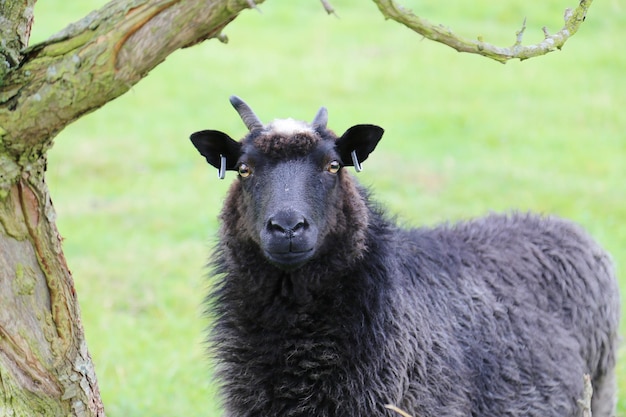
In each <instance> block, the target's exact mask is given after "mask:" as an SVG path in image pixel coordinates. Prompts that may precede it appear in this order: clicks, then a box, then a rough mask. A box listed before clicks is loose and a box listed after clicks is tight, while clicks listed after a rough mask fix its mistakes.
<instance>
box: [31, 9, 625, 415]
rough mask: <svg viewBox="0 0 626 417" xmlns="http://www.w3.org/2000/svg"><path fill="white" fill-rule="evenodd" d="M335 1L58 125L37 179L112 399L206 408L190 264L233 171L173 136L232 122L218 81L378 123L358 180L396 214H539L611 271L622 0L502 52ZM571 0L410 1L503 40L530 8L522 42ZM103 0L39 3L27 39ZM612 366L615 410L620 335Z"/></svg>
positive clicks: (618, 193) (131, 407)
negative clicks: (431, 36) (451, 43)
mask: <svg viewBox="0 0 626 417" xmlns="http://www.w3.org/2000/svg"><path fill="white" fill-rule="evenodd" d="M331 2H332V4H333V6H334V7H335V8H336V10H337V12H338V14H339V16H340V18H339V19H337V18H335V17H329V16H327V15H326V14H325V12H324V11H323V9H322V7H321V5H320V4H319V2H318V1H316V0H309V1H298V2H284V1H283V2H280V1H272V0H268V1H267V3H266V4H263V5H262V6H261V9H262V11H263V12H262V13H257V12H255V11H246V12H245V13H243V14H242V15H241V16H240V17H239V18H238V19H237V20H235V21H234V22H233V23H232V24H231V25H230V26H228V27H227V28H226V31H225V33H226V34H227V35H228V36H229V38H230V42H229V44H228V45H224V44H221V43H219V42H217V41H210V42H205V43H204V44H201V45H198V46H195V47H193V48H190V49H186V50H183V51H179V52H177V53H175V54H174V55H173V56H171V57H170V58H168V60H167V61H166V62H165V63H163V64H162V65H161V66H159V67H158V68H157V69H156V70H154V71H153V72H152V73H151V74H150V75H149V76H148V77H147V78H146V79H145V80H144V81H142V82H141V83H140V84H139V85H137V86H136V87H134V88H133V89H132V90H131V91H130V92H129V93H128V94H126V95H125V96H123V97H121V98H120V99H118V100H116V101H114V102H112V103H110V104H108V105H107V106H105V107H104V108H102V109H100V110H98V111H97V112H95V113H93V114H91V115H88V116H86V117H83V118H82V119H81V120H80V121H78V122H77V123H75V124H73V125H72V126H70V127H69V128H67V129H66V130H65V131H63V132H62V133H61V134H60V135H59V136H58V138H57V139H56V143H55V147H54V148H53V149H52V151H51V152H50V161H49V169H48V174H49V175H48V183H49V185H50V188H51V192H52V197H53V201H54V204H55V207H56V209H57V212H58V226H59V228H60V231H61V233H62V235H63V236H64V238H65V241H64V247H65V253H66V256H67V258H68V262H69V265H70V267H71V269H72V271H73V274H74V278H75V280H76V286H77V291H78V295H79V300H80V303H81V309H82V313H83V320H84V326H85V330H86V333H87V339H88V343H89V348H90V351H91V354H92V356H93V357H94V360H95V363H96V370H97V373H98V377H99V383H100V388H101V391H102V396H103V398H104V402H105V406H106V409H107V414H108V416H110V417H139V416H146V415H149V416H152V417H158V416H164V417H165V416H167V417H171V416H209V417H213V416H218V415H219V414H220V411H219V404H218V401H217V398H216V396H215V393H214V388H213V386H212V385H211V382H210V374H211V370H210V364H209V363H208V362H207V361H206V360H205V359H204V350H205V346H204V343H203V339H204V336H205V328H206V327H207V321H206V319H205V318H204V317H203V312H202V309H203V308H202V300H203V296H204V294H205V292H206V270H205V268H204V265H205V263H206V261H207V258H208V255H209V252H210V248H211V247H212V244H213V242H214V236H215V233H216V228H217V221H216V216H217V212H218V210H219V207H220V205H221V201H222V199H223V196H224V193H225V190H226V187H227V186H228V183H229V182H230V181H231V180H232V179H233V178H234V176H233V175H232V174H231V175H229V176H228V177H227V180H226V181H218V180H217V179H216V173H215V172H214V170H213V169H212V168H209V167H208V165H206V164H205V162H203V160H202V159H201V157H200V156H199V155H198V154H197V152H196V150H195V149H194V148H193V147H192V145H191V143H190V142H189V140H188V136H189V134H190V133H192V132H193V131H195V130H200V129H205V128H212V129H220V130H224V131H226V132H229V133H230V134H231V135H233V136H235V137H239V136H241V135H243V134H244V131H245V128H244V127H243V125H242V123H241V121H240V120H239V118H238V117H237V115H236V113H235V112H234V111H233V110H232V108H231V107H230V105H229V103H228V96H229V95H231V94H237V95H240V96H241V97H243V98H244V99H245V100H247V101H248V102H249V103H250V104H251V105H252V106H253V108H254V109H255V110H256V111H257V114H259V116H260V117H261V118H262V119H263V120H265V121H268V120H271V119H272V118H274V117H287V116H292V117H295V118H300V119H306V120H309V119H311V118H312V117H313V115H314V114H315V112H316V111H317V109H318V107H319V106H321V105H325V106H327V107H328V109H329V113H330V121H329V125H330V126H331V127H332V128H334V129H335V130H337V131H339V132H342V131H343V130H345V129H346V128H347V127H349V126H351V125H352V124H356V123H376V124H379V125H381V126H383V127H384V128H385V129H386V133H385V137H384V138H383V141H382V142H381V144H380V146H379V147H378V149H377V151H376V152H375V153H374V154H373V155H372V157H371V158H370V159H369V160H368V161H367V163H366V165H365V171H364V172H363V173H362V174H360V175H359V179H360V180H361V181H362V182H363V183H364V184H367V185H368V186H371V188H372V189H373V190H374V193H375V195H376V198H377V199H378V200H380V201H383V202H384V203H385V205H386V206H387V207H388V209H389V211H390V212H391V213H394V214H397V215H398V217H399V219H401V221H402V222H403V223H405V224H407V225H423V224H435V223H437V222H441V221H446V220H455V219H462V218H467V217H471V216H477V215H481V214H484V213H487V212H489V211H506V210H512V209H517V210H533V211H538V212H543V213H554V214H557V215H560V216H563V217H566V218H569V219H572V220H574V221H576V222H579V223H581V224H582V225H584V226H585V227H586V228H587V229H588V230H589V231H590V232H591V234H593V235H594V236H595V237H596V238H597V239H598V240H599V241H600V242H601V243H602V244H603V245H604V246H605V247H606V248H607V249H608V250H609V251H610V252H611V253H612V254H613V256H614V258H615V261H616V263H617V265H618V270H619V271H620V272H619V273H620V277H621V285H622V289H623V290H624V289H626V201H625V199H624V194H625V192H626V185H625V181H626V137H625V133H624V132H626V113H625V112H624V109H625V108H626V81H625V74H626V54H624V52H623V45H622V43H623V40H624V39H626V14H625V10H624V5H623V4H622V3H621V2H618V1H617V0H606V1H602V2H600V1H598V2H596V3H594V4H593V6H592V8H591V10H590V12H589V15H588V17H587V21H586V22H585V23H584V25H583V26H582V29H581V30H580V32H579V33H578V34H577V35H576V36H575V37H574V38H572V39H571V40H570V41H569V43H567V44H566V46H565V48H564V49H563V51H561V52H555V53H552V54H550V55H548V56H545V57H541V58H535V59H531V60H528V61H525V62H522V63H520V62H510V63H508V64H506V65H501V64H498V63H495V62H492V61H489V60H487V59H485V58H482V57H476V56H471V55H465V54H459V53H457V52H455V51H453V50H451V49H449V48H447V47H445V46H443V45H439V44H435V43H433V42H430V41H426V40H422V39H421V38H420V37H419V36H417V35H416V34H414V33H412V32H411V31H409V30H407V29H405V28H404V27H401V26H399V25H398V24H395V23H393V22H390V21H385V20H384V19H383V17H382V16H381V15H380V14H379V12H378V10H377V9H376V7H375V5H374V4H373V3H371V2H368V1H357V0H331ZM425 3H430V4H425ZM575 3H576V2H575V1H571V2H566V1H556V0H547V1H544V2H528V1H523V0H509V1H505V2H493V1H492V2H488V1H484V0H476V1H473V2H467V1H461V0H446V1H445V2H418V1H413V2H412V3H409V2H408V1H407V3H405V4H407V6H410V7H412V8H413V10H414V11H415V12H416V13H417V14H420V15H422V16H425V17H428V18H430V19H431V20H432V21H435V22H442V23H445V24H447V25H449V26H451V27H453V28H454V29H455V30H457V31H458V32H460V33H462V34H464V35H466V36H471V37H475V36H478V35H482V36H483V37H484V39H485V40H487V41H494V42H499V43H503V44H506V45H509V44H512V43H513V41H514V38H515V31H516V30H517V29H518V28H519V27H520V25H521V22H522V20H523V18H524V17H525V16H526V17H527V18H528V28H527V35H526V39H527V40H529V41H537V40H539V39H541V37H542V32H541V27H542V26H543V25H547V26H548V28H549V29H550V30H551V31H556V30H558V29H559V28H560V26H561V24H562V18H561V16H562V14H563V10H564V9H565V8H566V7H568V6H574V5H575ZM103 4H104V1H101V0H90V1H87V0H85V1H81V2H68V1H62V0H49V1H40V2H38V4H37V7H36V18H35V26H34V29H33V42H35V41H37V40H43V39H45V38H46V37H48V36H50V35H51V34H52V33H54V32H56V31H58V30H60V29H61V28H63V27H64V26H65V25H66V24H68V23H70V22H72V21H74V20H77V19H79V18H81V17H82V16H83V15H85V14H86V13H87V12H89V11H90V10H91V9H93V8H97V7H100V6H101V5H103ZM625 322H626V320H623V322H622V334H623V333H624V331H626V324H625ZM546 336H548V335H546ZM618 375H619V385H620V389H621V393H622V399H621V400H620V403H619V409H618V415H619V416H621V417H626V354H625V352H624V349H622V355H621V360H620V362H619V365H618Z"/></svg>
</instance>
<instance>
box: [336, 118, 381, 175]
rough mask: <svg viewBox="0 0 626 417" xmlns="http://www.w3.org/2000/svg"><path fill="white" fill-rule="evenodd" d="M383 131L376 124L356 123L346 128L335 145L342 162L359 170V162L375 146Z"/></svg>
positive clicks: (365, 157) (364, 158) (363, 159)
mask: <svg viewBox="0 0 626 417" xmlns="http://www.w3.org/2000/svg"><path fill="white" fill-rule="evenodd" d="M384 132H385V131H384V130H383V128H382V127H379V126H376V125H356V126H352V127H351V128H350V129H348V130H346V133H344V134H343V135H342V136H341V137H340V138H339V139H337V145H336V146H337V149H338V150H339V156H340V157H341V161H342V162H343V164H344V165H346V166H354V167H355V169H356V170H357V171H361V162H363V161H365V160H366V159H367V157H368V156H369V154H370V153H371V152H372V151H373V150H374V148H376V145H378V142H379V141H380V138H382V137H383V133H384Z"/></svg>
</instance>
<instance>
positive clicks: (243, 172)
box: [237, 164, 252, 178]
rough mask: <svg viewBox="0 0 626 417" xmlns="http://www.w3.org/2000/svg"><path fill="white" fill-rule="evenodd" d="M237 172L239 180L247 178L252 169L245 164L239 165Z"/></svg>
mask: <svg viewBox="0 0 626 417" xmlns="http://www.w3.org/2000/svg"><path fill="white" fill-rule="evenodd" d="M237 171H238V172H239V176H240V177H241V178H247V177H249V176H250V174H252V169H251V168H250V167H249V166H248V165H246V164H240V165H239V168H237Z"/></svg>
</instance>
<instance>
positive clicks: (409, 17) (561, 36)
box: [374, 0, 593, 63]
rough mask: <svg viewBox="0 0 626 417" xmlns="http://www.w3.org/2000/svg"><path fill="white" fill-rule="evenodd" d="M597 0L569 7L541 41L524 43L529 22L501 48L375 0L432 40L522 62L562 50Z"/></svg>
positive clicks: (386, 13) (391, 0) (390, 0)
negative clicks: (553, 30)
mask: <svg viewBox="0 0 626 417" xmlns="http://www.w3.org/2000/svg"><path fill="white" fill-rule="evenodd" d="M592 1H593V0H581V1H580V3H579V5H578V7H576V9H574V10H573V11H572V10H571V9H567V10H565V16H564V20H565V24H564V26H563V28H562V29H561V30H559V31H558V32H556V33H555V34H553V35H550V34H549V33H548V31H547V29H546V28H544V30H543V32H544V36H545V39H544V40H543V41H541V42H539V43H537V44H534V45H528V46H523V45H522V36H523V34H524V29H525V28H526V22H525V21H524V24H523V26H522V29H520V30H519V31H518V32H517V34H516V41H515V43H514V44H513V46H511V47H508V48H506V47H498V46H495V45H492V44H490V43H487V42H483V40H482V39H481V38H478V39H477V40H470V39H464V38H462V37H460V36H458V35H456V34H455V33H453V32H452V31H451V30H450V29H448V28H446V27H444V26H443V25H434V24H432V23H430V22H429V21H428V20H426V19H423V18H421V17H419V16H416V15H415V14H413V13H412V12H411V11H410V10H407V9H404V8H403V7H402V6H400V5H398V4H397V3H396V2H395V1H394V0H374V3H376V4H377V5H378V8H379V9H380V11H381V13H382V14H383V15H384V16H385V17H386V18H388V19H393V20H395V21H396V22H398V23H401V24H403V25H405V26H407V27H408V28H409V29H412V30H414V31H415V32H417V33H419V34H420V35H422V36H424V37H425V38H428V39H430V40H433V41H436V42H440V43H443V44H444V45H448V46H449V47H451V48H454V49H456V50H457V51H459V52H469V53H472V54H478V55H483V56H485V57H487V58H491V59H494V60H496V61H498V62H501V63H506V62H507V61H508V60H511V59H519V60H520V61H522V60H524V59H528V58H533V57H536V56H540V55H545V54H547V53H548V52H552V51H554V50H556V49H561V48H562V47H563V45H564V44H565V42H566V41H567V40H568V39H569V38H570V37H572V36H573V35H574V34H575V33H576V32H577V31H578V28H579V27H580V25H581V24H582V22H584V20H585V16H586V14H587V9H588V8H589V7H590V6H591V2H592Z"/></svg>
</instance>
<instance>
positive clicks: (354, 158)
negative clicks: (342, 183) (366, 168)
mask: <svg viewBox="0 0 626 417" xmlns="http://www.w3.org/2000/svg"><path fill="white" fill-rule="evenodd" d="M350 156H351V157H352V163H353V164H354V169H355V170H356V172H361V171H363V167H362V166H361V163H360V162H359V158H357V156H356V151H352V152H350Z"/></svg>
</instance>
